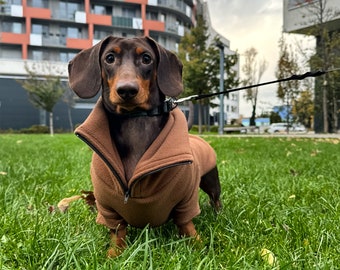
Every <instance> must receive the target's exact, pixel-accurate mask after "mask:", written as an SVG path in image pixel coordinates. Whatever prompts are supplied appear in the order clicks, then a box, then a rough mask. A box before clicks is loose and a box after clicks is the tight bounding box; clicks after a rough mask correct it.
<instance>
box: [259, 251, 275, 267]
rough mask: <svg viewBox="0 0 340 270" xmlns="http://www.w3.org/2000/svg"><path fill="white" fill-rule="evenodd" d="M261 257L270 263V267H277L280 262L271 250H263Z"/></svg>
mask: <svg viewBox="0 0 340 270" xmlns="http://www.w3.org/2000/svg"><path fill="white" fill-rule="evenodd" d="M260 254H261V257H262V259H263V260H264V261H265V262H266V263H268V264H269V265H270V266H277V265H278V261H277V259H276V257H275V255H274V253H273V252H271V251H270V250H269V249H266V248H263V249H262V250H261V253H260Z"/></svg>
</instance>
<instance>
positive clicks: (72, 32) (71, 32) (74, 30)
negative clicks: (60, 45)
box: [67, 27, 80, 38]
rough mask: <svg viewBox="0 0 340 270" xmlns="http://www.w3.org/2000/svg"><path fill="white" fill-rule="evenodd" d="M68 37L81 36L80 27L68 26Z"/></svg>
mask: <svg viewBox="0 0 340 270" xmlns="http://www.w3.org/2000/svg"><path fill="white" fill-rule="evenodd" d="M67 37H69V38H79V37H80V33H79V31H78V28H75V27H68V28H67Z"/></svg>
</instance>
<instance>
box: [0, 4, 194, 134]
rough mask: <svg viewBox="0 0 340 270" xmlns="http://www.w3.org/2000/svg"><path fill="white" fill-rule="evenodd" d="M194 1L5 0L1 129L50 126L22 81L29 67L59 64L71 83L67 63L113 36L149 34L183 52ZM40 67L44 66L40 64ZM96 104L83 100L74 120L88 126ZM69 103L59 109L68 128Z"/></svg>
mask: <svg viewBox="0 0 340 270" xmlns="http://www.w3.org/2000/svg"><path fill="white" fill-rule="evenodd" d="M196 5H197V3H196V1H194V0H117V1H115V0H2V1H0V130H1V129H8V128H13V129H19V128H22V127H29V126H31V125H34V124H46V123H47V121H46V113H45V112H43V111H39V110H37V109H35V108H34V107H33V106H32V105H31V104H30V103H29V100H28V98H27V94H26V92H25V90H24V89H22V87H21V85H20V84H19V83H18V80H22V79H24V78H25V76H26V75H27V71H26V69H25V65H26V66H27V65H28V66H30V65H31V66H32V65H34V63H39V65H40V66H42V67H41V68H40V69H41V70H40V71H39V72H42V73H43V72H45V71H44V70H43V69H44V68H43V66H44V65H45V64H46V65H49V63H53V65H54V66H56V67H57V70H58V72H59V74H58V75H60V76H61V77H62V78H63V79H64V80H65V82H66V81H67V62H68V61H70V60H71V59H72V58H73V57H74V56H75V55H76V54H77V53H78V52H79V51H80V50H82V49H85V48H89V47H91V46H93V45H94V44H96V43H97V42H99V41H100V40H101V39H102V38H104V37H105V36H107V35H115V36H122V37H133V36H142V35H147V36H150V37H152V38H153V39H155V40H156V41H158V42H159V43H160V44H162V45H163V46H164V47H166V48H167V49H169V50H172V51H177V49H178V44H179V42H180V39H181V37H182V36H183V35H184V34H185V32H186V31H188V30H189V29H190V27H192V26H193V25H194V24H195V16H196V13H195V12H196ZM39 65H38V66H39ZM93 104H94V100H80V99H77V100H76V103H75V104H74V106H72V108H71V111H72V116H73V122H74V123H75V124H77V123H80V122H82V121H83V120H84V119H85V118H86V116H87V115H88V113H89V111H90V109H91V108H92V107H93ZM66 112H67V105H66V104H65V103H64V102H62V101H60V102H59V103H58V104H57V105H56V107H55V109H54V118H55V119H54V122H55V127H56V128H63V129H67V123H68V120H67V113H66Z"/></svg>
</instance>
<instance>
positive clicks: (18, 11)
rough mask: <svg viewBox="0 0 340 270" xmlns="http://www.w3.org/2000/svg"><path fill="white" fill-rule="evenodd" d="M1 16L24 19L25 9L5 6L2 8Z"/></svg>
mask: <svg viewBox="0 0 340 270" xmlns="http://www.w3.org/2000/svg"><path fill="white" fill-rule="evenodd" d="M0 14H1V15H9V16H13V17H23V14H24V13H23V7H22V6H20V5H8V4H7V5H6V4H3V5H1V6H0Z"/></svg>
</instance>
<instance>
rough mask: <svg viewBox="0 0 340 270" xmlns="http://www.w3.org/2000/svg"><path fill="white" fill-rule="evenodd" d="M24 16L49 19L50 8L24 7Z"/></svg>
mask: <svg viewBox="0 0 340 270" xmlns="http://www.w3.org/2000/svg"><path fill="white" fill-rule="evenodd" d="M24 16H25V17H30V18H39V19H51V10H49V9H47V8H34V7H26V8H25V10H24Z"/></svg>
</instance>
